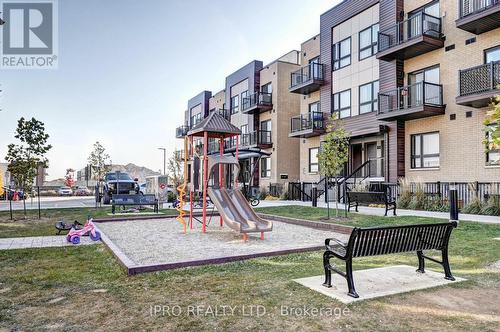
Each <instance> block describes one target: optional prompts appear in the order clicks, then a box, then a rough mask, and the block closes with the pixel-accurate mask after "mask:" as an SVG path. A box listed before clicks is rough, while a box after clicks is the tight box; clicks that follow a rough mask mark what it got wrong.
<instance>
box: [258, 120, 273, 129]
mask: <svg viewBox="0 0 500 332" xmlns="http://www.w3.org/2000/svg"><path fill="white" fill-rule="evenodd" d="M260 130H263V131H271V120H266V121H262V122H261V123H260Z"/></svg>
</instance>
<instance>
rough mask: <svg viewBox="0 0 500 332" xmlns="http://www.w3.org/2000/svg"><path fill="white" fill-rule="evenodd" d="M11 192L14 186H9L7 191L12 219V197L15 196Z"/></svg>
mask: <svg viewBox="0 0 500 332" xmlns="http://www.w3.org/2000/svg"><path fill="white" fill-rule="evenodd" d="M11 193H12V188H11V187H10V186H9V191H8V192H7V199H8V200H9V211H10V220H12V197H13V196H14V195H12V194H11ZM9 196H10V199H9Z"/></svg>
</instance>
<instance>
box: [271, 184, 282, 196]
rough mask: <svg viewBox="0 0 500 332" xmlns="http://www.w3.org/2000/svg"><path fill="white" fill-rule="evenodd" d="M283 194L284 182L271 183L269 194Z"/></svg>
mask: <svg viewBox="0 0 500 332" xmlns="http://www.w3.org/2000/svg"><path fill="white" fill-rule="evenodd" d="M282 194H283V184H281V183H270V184H269V195H271V196H274V197H280V196H281V195H282Z"/></svg>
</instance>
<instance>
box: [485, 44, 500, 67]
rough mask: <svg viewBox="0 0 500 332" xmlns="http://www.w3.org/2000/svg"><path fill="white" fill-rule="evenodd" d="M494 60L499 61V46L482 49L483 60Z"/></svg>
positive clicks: (487, 61) (488, 61) (486, 61)
mask: <svg viewBox="0 0 500 332" xmlns="http://www.w3.org/2000/svg"><path fill="white" fill-rule="evenodd" d="M494 61H500V46H497V47H493V48H490V49H488V50H485V51H484V62H485V63H490V62H494Z"/></svg>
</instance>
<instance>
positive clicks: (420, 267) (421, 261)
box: [417, 250, 425, 273]
mask: <svg viewBox="0 0 500 332" xmlns="http://www.w3.org/2000/svg"><path fill="white" fill-rule="evenodd" d="M417 257H418V269H417V272H420V273H425V261H424V253H423V252H422V250H417Z"/></svg>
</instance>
